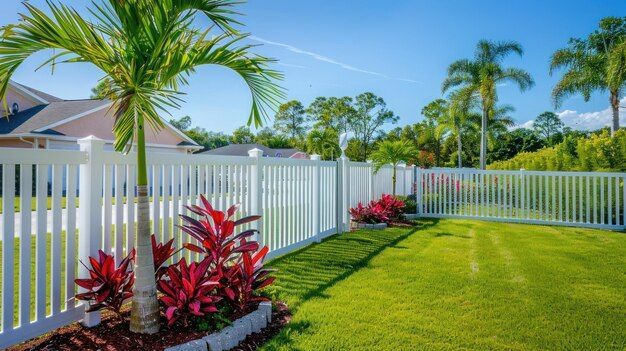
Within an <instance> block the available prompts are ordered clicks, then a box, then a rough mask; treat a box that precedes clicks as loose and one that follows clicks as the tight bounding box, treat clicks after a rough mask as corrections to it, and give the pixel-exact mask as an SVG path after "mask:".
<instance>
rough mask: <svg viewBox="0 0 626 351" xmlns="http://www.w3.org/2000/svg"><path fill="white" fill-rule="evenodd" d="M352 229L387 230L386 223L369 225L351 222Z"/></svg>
mask: <svg viewBox="0 0 626 351" xmlns="http://www.w3.org/2000/svg"><path fill="white" fill-rule="evenodd" d="M352 228H354V229H375V230H382V229H385V228H387V223H376V224H370V223H360V222H352Z"/></svg>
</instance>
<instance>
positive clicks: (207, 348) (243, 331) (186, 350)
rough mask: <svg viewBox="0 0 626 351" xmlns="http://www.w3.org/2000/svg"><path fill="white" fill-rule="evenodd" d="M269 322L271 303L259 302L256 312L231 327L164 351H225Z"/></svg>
mask: <svg viewBox="0 0 626 351" xmlns="http://www.w3.org/2000/svg"><path fill="white" fill-rule="evenodd" d="M271 321H272V303H271V302H269V301H267V302H261V303H260V304H259V308H257V310H256V311H254V312H252V313H248V314H247V315H245V316H243V317H241V318H239V319H237V320H236V321H234V322H233V324H232V325H230V326H228V327H226V328H224V329H222V330H220V331H218V332H215V333H213V334H210V335H207V336H205V337H203V338H202V339H197V340H192V341H189V342H186V343H184V344H180V345H177V346H172V347H168V348H167V349H165V351H227V350H230V349H232V348H234V347H236V346H237V345H239V343H240V342H242V341H243V340H244V339H245V338H246V337H247V336H248V335H250V334H253V333H258V332H260V331H261V330H263V329H264V328H265V327H267V324H268V323H270V322H271Z"/></svg>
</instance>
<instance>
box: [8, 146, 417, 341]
mask: <svg viewBox="0 0 626 351" xmlns="http://www.w3.org/2000/svg"><path fill="white" fill-rule="evenodd" d="M79 143H80V146H81V150H80V151H55V150H32V149H7V148H3V149H0V150H2V151H1V153H0V166H1V172H2V177H1V178H2V187H1V189H2V193H1V195H2V205H3V210H2V214H1V215H0V222H1V224H2V225H1V226H0V227H1V229H2V235H1V237H0V239H1V242H0V245H1V246H2V251H1V254H0V267H1V270H0V272H1V278H0V281H1V286H0V288H1V293H2V300H1V304H0V317H1V319H0V349H1V348H4V347H7V346H10V345H13V344H15V343H18V342H21V341H24V340H27V339H29V338H32V337H36V336H38V335H41V334H43V333H45V332H48V331H50V330H53V329H55V328H58V327H61V326H64V325H67V324H69V323H72V322H75V321H79V320H83V323H85V324H87V325H94V324H97V323H98V321H99V314H97V313H89V314H86V313H85V312H84V306H83V305H82V304H81V303H80V302H77V301H75V300H74V299H73V296H74V294H75V292H76V286H75V284H74V279H75V278H76V277H78V276H87V272H86V270H85V268H84V267H83V266H82V265H80V264H79V260H82V261H83V262H87V257H88V256H96V254H97V250H99V249H102V250H104V251H105V252H110V253H113V254H114V255H115V258H116V260H117V261H118V262H119V260H121V259H122V258H123V257H125V255H127V253H128V252H129V251H130V250H131V249H132V246H133V244H134V240H135V229H136V223H135V221H136V213H137V211H136V206H135V197H136V194H135V182H136V172H137V169H136V168H137V167H136V156H135V155H134V154H129V155H122V154H119V153H115V152H109V151H104V143H103V141H102V140H98V139H96V138H86V139H83V140H80V141H79ZM314 158H315V157H314ZM360 168H361V169H362V172H361V173H359V176H358V177H357V173H358V172H357V169H360ZM398 169H399V174H400V173H402V174H403V176H402V178H403V180H402V181H398V189H401V188H402V190H399V191H398V193H404V192H405V190H404V189H405V188H407V187H406V185H405V183H406V182H410V178H412V174H413V168H412V167H399V168H398ZM400 169H401V170H400ZM148 171H149V172H148V174H149V189H150V197H151V200H150V201H151V205H152V206H151V219H152V224H153V232H154V234H156V236H157V237H158V238H159V239H160V240H161V241H163V242H164V241H167V240H169V239H172V238H173V239H174V241H175V246H176V247H181V245H182V243H184V242H187V241H189V240H191V238H190V237H188V236H187V235H186V234H185V233H182V232H181V231H180V229H179V228H178V227H177V226H176V225H177V224H180V223H181V220H180V218H179V216H178V215H179V214H187V215H190V214H191V213H189V211H187V210H186V209H185V208H184V205H189V204H199V201H200V195H201V194H203V195H205V196H206V197H207V198H208V200H209V201H210V202H211V203H212V204H213V205H214V207H216V208H217V209H220V210H226V209H227V208H228V207H230V206H232V205H234V204H240V211H239V212H238V216H247V215H251V214H261V215H262V219H261V220H260V221H259V222H258V223H253V224H251V225H254V226H255V228H257V229H260V231H261V235H260V236H259V237H258V238H257V239H258V240H259V241H260V242H261V243H262V244H265V245H267V246H269V248H270V254H269V255H268V257H276V256H278V255H281V254H284V253H287V252H290V251H293V250H295V249H297V248H299V247H302V246H304V245H307V244H309V243H311V242H315V241H319V240H321V239H322V238H324V237H326V236H329V235H332V234H336V233H339V232H342V231H344V230H347V228H349V217H348V207H349V206H350V204H353V203H355V202H358V201H364V202H365V201H369V200H371V199H373V198H375V197H379V196H380V195H381V194H382V193H383V192H391V172H390V171H391V168H390V167H389V168H385V169H383V170H381V172H379V173H378V174H375V175H374V174H373V173H372V166H371V165H370V164H367V163H362V164H361V163H352V162H349V161H348V160H341V161H339V162H337V161H321V160H319V159H313V160H293V159H280V158H266V157H262V153H261V151H260V150H251V151H250V157H226V156H213V155H181V154H150V153H149V154H148ZM407 174H410V175H411V176H408V175H407ZM399 178H400V177H399ZM407 179H408V180H407ZM361 182H366V184H367V185H364V184H365V183H363V184H362V183H361ZM343 184H345V187H344V185H343ZM351 184H352V185H353V186H354V187H351ZM401 184H402V185H401ZM408 189H410V186H409V187H408ZM31 198H32V199H33V201H32V202H31ZM15 199H18V204H17V206H15V207H16V208H17V210H15V209H14V201H15ZM48 202H49V203H50V204H51V209H50V210H47V206H48ZM185 254H186V255H191V254H190V253H185Z"/></svg>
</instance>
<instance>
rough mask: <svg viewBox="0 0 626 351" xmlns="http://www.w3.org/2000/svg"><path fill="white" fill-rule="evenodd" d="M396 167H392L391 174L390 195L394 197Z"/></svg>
mask: <svg viewBox="0 0 626 351" xmlns="http://www.w3.org/2000/svg"><path fill="white" fill-rule="evenodd" d="M396 167H397V165H393V171H392V172H391V187H392V188H391V195H393V196H396Z"/></svg>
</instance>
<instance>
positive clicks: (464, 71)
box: [441, 40, 534, 169]
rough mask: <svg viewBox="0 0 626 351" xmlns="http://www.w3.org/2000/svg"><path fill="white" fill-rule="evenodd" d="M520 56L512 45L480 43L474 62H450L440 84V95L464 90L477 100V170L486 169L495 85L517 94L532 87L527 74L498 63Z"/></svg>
mask: <svg viewBox="0 0 626 351" xmlns="http://www.w3.org/2000/svg"><path fill="white" fill-rule="evenodd" d="M512 53H514V54H517V55H519V56H522V55H523V53H524V50H523V49H522V47H521V45H520V44H519V43H517V42H514V41H507V42H492V41H487V40H481V41H479V42H478V44H477V45H476V52H475V53H474V58H473V59H472V60H470V59H462V60H458V61H456V62H453V63H452V64H451V65H450V66H449V67H448V76H447V77H446V79H445V80H444V81H443V84H442V87H441V89H442V91H443V92H446V91H448V90H449V89H451V88H454V87H461V88H463V89H467V90H469V91H471V92H472V93H474V94H477V95H478V96H479V97H480V100H481V109H482V118H481V135H480V168H481V169H485V168H486V166H487V157H486V153H487V124H488V121H489V118H490V113H491V112H492V111H493V107H494V106H495V104H496V101H498V93H497V86H498V84H502V83H506V82H511V83H513V84H515V85H517V86H518V87H519V89H520V91H525V90H527V89H529V88H531V87H532V86H533V85H534V81H533V79H532V77H531V76H530V74H528V72H526V71H524V70H522V69H519V68H514V67H502V60H503V59H504V58H506V57H507V56H508V55H510V54H512Z"/></svg>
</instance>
